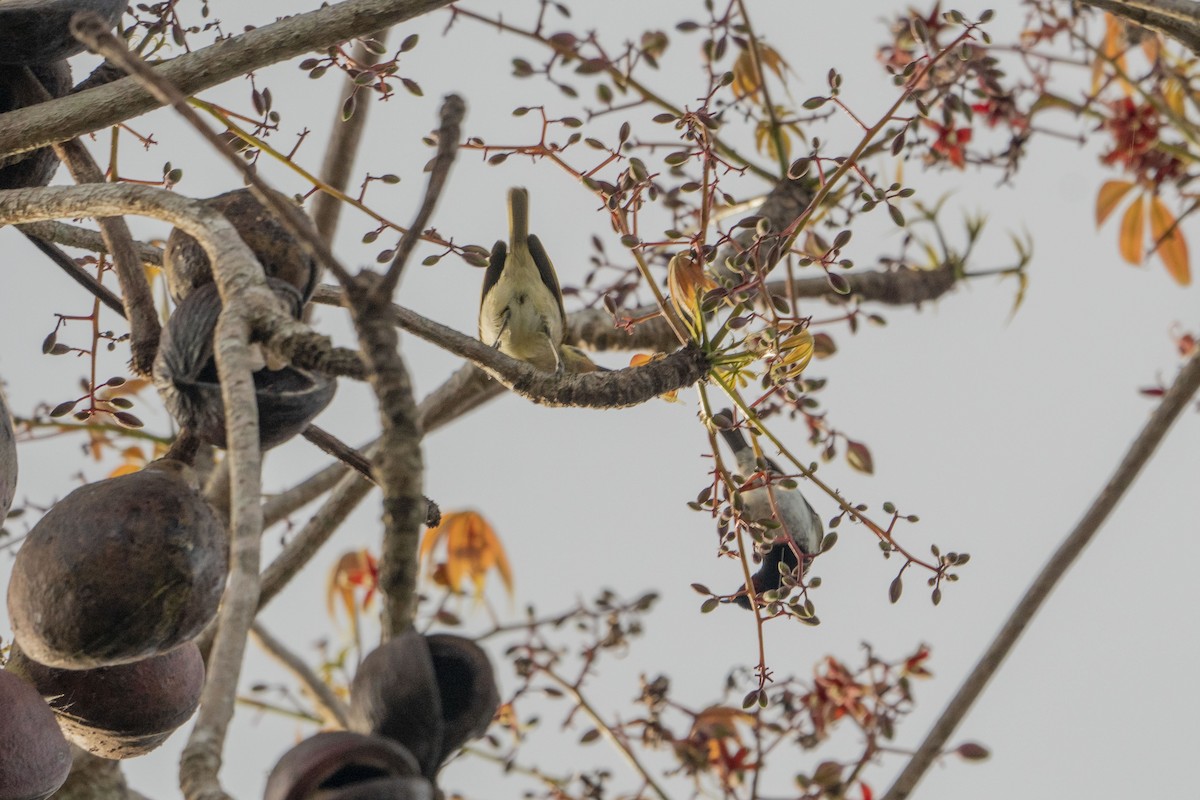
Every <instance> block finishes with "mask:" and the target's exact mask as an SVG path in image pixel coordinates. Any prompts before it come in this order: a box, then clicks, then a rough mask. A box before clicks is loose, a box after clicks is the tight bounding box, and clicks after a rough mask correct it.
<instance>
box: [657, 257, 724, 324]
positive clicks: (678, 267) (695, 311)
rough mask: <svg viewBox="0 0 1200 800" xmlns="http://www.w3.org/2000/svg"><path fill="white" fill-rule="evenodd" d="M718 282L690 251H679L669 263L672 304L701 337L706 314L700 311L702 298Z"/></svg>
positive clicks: (668, 287) (669, 287) (668, 279)
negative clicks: (709, 275) (700, 333)
mask: <svg viewBox="0 0 1200 800" xmlns="http://www.w3.org/2000/svg"><path fill="white" fill-rule="evenodd" d="M716 287H717V284H716V283H715V282H714V281H713V280H712V279H711V278H709V277H708V275H706V274H705V272H704V264H702V263H699V262H697V261H696V259H695V258H693V257H692V254H691V253H690V252H686V251H685V252H682V253H677V254H676V255H675V256H674V257H673V258H672V259H671V263H670V264H668V265H667V291H669V292H670V293H671V304H672V305H673V306H674V307H675V311H676V313H677V314H679V316H680V317H682V318H683V319H684V320H685V321H687V322H688V323H689V325H690V326H691V328H692V333H693V335H695V336H696V337H697V338H699V330H700V325H701V324H702V321H703V319H704V315H703V314H701V313H700V298H701V296H702V295H703V294H704V293H705V292H707V291H709V290H711V289H715V288H716Z"/></svg>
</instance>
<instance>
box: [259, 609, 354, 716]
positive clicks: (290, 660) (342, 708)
mask: <svg viewBox="0 0 1200 800" xmlns="http://www.w3.org/2000/svg"><path fill="white" fill-rule="evenodd" d="M250 635H251V636H253V637H254V641H256V642H257V643H258V645H259V647H261V648H262V649H263V650H264V651H265V652H266V653H267V655H269V656H271V658H273V659H275V661H276V662H278V663H279V664H280V665H281V666H282V667H283V668H284V669H286V670H287V671H288V672H289V673H291V675H292V677H294V678H295V679H296V680H298V681H300V687H301V688H302V689H303V690H304V693H305V694H307V695H308V697H309V699H311V700H312V702H313V705H315V706H316V707H317V713H318V714H319V715H320V717H321V722H322V724H323V725H325V726H326V727H328V726H333V727H337V728H345V727H346V726H347V724H348V723H347V719H348V718H349V716H350V710H349V709H348V708H347V707H346V704H345V703H344V702H342V699H341V698H340V697H338V696H337V695H336V694H334V693H333V689H330V688H329V684H327V683H325V681H323V680H321V678H320V677H319V676H318V675H317V673H315V672H313V671H312V670H311V669H309V667H308V664H305V663H304V660H303V659H301V658H300V656H298V655H296V654H295V653H293V652H292V651H291V650H289V649H287V647H286V646H285V645H284V644H283V642H281V641H279V640H278V639H276V638H275V637H274V636H272V635H271V634H270V632H268V631H267V629H266V628H264V627H263V626H262V623H261V622H256V623H254V625H253V626H251V628H250Z"/></svg>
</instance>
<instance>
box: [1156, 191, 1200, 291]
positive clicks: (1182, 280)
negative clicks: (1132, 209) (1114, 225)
mask: <svg viewBox="0 0 1200 800" xmlns="http://www.w3.org/2000/svg"><path fill="white" fill-rule="evenodd" d="M1150 235H1151V236H1152V237H1153V238H1154V247H1155V252H1156V253H1158V257H1159V258H1161V259H1162V262H1163V264H1164V265H1165V266H1166V268H1167V272H1168V273H1170V275H1171V277H1172V278H1174V279H1175V282H1176V283H1178V284H1179V285H1180V286H1187V285H1188V284H1190V283H1191V282H1192V272H1191V268H1190V267H1189V265H1188V247H1187V239H1185V238H1184V237H1183V229H1182V228H1180V227H1179V225H1177V224H1176V222H1175V215H1174V214H1172V213H1171V210H1170V209H1169V208H1167V207H1166V205H1165V204H1164V203H1163V201H1162V200H1160V199H1159V198H1158V197H1157V196H1155V197H1152V198H1150Z"/></svg>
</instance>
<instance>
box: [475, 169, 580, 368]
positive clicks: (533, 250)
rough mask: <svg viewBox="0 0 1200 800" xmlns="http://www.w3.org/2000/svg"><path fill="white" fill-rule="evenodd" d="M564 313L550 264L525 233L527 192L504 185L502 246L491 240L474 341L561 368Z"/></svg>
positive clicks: (539, 364)
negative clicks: (505, 239)
mask: <svg viewBox="0 0 1200 800" xmlns="http://www.w3.org/2000/svg"><path fill="white" fill-rule="evenodd" d="M565 326H566V313H565V312H564V311H563V302H562V291H561V290H560V289H559V287H558V276H557V275H556V274H555V272H554V265H553V264H551V263H550V257H549V256H548V255H546V249H545V248H544V247H542V243H541V241H539V240H538V237H536V236H533V235H531V234H530V233H529V192H527V191H526V190H525V189H522V188H519V187H514V188H512V189H509V190H508V246H507V247H506V246H505V244H504V242H502V241H500V242H496V244H495V246H493V247H492V257H491V259H490V261H489V262H488V268H487V273H486V274H485V275H484V278H483V296H482V298H481V301H480V304H479V340H480V341H482V342H484V343H485V344H490V345H491V346H492V347H495V348H497V349H498V350H500V352H502V353H504V354H506V355H509V356H512V357H513V358H519V359H521V360H522V361H528V362H529V363H530V364H533V365H534V366H535V367H537V368H538V369H542V370H550V369H553V370H554V371H555V372H559V373H561V372H562V371H563V350H562V342H563V333H564V330H565Z"/></svg>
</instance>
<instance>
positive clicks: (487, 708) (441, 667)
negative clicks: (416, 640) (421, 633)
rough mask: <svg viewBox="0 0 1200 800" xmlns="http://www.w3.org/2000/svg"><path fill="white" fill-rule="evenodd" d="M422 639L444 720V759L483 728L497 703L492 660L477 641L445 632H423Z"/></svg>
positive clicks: (498, 699)
mask: <svg viewBox="0 0 1200 800" xmlns="http://www.w3.org/2000/svg"><path fill="white" fill-rule="evenodd" d="M425 642H426V644H428V645H429V655H430V656H431V657H432V659H433V671H434V674H436V675H437V683H438V690H439V694H440V697H441V703H442V719H443V721H444V722H445V724H446V729H445V735H444V738H443V740H442V761H445V760H446V759H447V758H448V757H449V756H451V755H453V754H454V753H456V752H457V751H458V749H459V748H461V747H462V746H463V745H464V744H466V743H467V742H469V741H470V740H471V739H478V738H479V737H480V736H483V734H484V733H486V732H487V729H488V726H489V725H491V724H492V717H494V716H495V715H496V709H498V708H499V707H500V692H499V690H498V689H497V688H496V676H495V674H494V673H493V672H492V663H491V661H489V660H488V657H487V653H485V652H483V648H481V647H480V646H479V645H477V644H475V643H474V642H472V641H471V640H470V639H464V638H463V637H461V636H454V635H452V634H448V633H438V634H434V635H432V636H426V637H425Z"/></svg>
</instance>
